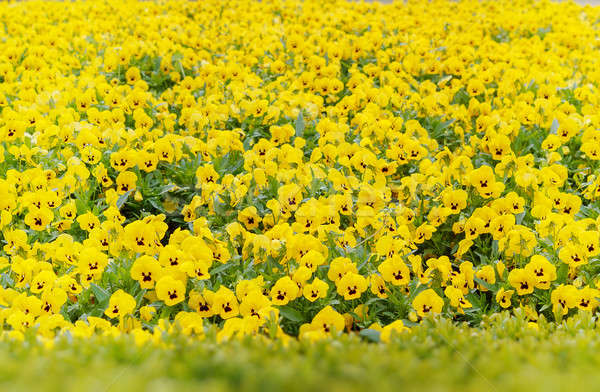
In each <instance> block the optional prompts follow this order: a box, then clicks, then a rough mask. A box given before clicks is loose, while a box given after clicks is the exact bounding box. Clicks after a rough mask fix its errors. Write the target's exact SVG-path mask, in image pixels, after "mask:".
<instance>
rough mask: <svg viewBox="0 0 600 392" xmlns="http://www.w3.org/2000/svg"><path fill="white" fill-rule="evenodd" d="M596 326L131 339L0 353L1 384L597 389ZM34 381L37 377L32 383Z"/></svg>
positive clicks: (506, 321) (0, 349) (501, 324)
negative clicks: (374, 336) (391, 335)
mask: <svg viewBox="0 0 600 392" xmlns="http://www.w3.org/2000/svg"><path fill="white" fill-rule="evenodd" d="M596 328H597V326H596V325H595V322H594V321H593V320H592V319H591V317H589V315H588V316H585V315H584V316H583V317H582V316H577V317H575V319H572V320H570V322H564V323H563V324H562V325H560V326H558V327H556V326H555V325H553V324H544V325H542V326H541V328H537V329H532V328H530V327H528V326H527V320H526V319H525V317H522V316H521V317H516V318H515V317H510V316H509V315H508V314H507V313H506V314H504V315H496V316H494V317H493V318H492V319H490V320H486V324H485V326H484V327H483V328H477V329H474V328H472V327H469V326H466V325H461V326H459V325H456V324H453V323H451V322H449V321H447V320H439V321H438V322H426V323H423V324H420V325H419V326H417V327H415V328H413V333H412V334H402V335H400V336H399V337H398V339H396V340H395V341H394V342H393V343H390V344H379V343H369V342H366V341H364V340H361V339H358V338H357V337H356V336H354V335H352V336H349V335H344V336H342V337H339V338H336V339H335V340H330V339H327V340H323V341H319V342H312V343H307V342H304V343H303V342H299V341H295V340H294V341H291V342H290V343H289V344H288V345H282V343H281V341H272V340H271V341H259V340H256V339H250V338H246V339H242V340H234V341H230V342H227V343H221V344H217V343H216V341H214V340H211V339H208V340H207V341H203V342H190V341H189V340H187V339H185V340H181V339H179V338H171V339H167V340H168V342H167V343H166V344H168V345H169V346H170V347H164V346H163V347H148V346H147V347H139V346H137V345H135V344H134V343H133V342H132V341H131V340H130V337H128V336H122V337H121V338H117V339H115V338H110V339H106V338H104V339H103V338H101V337H96V338H93V339H86V340H82V341H78V342H77V344H73V342H72V341H71V342H69V341H62V342H59V343H57V345H56V346H55V347H54V348H53V349H51V350H45V349H43V348H42V347H40V346H39V345H37V344H34V345H33V346H29V345H23V344H15V343H13V344H7V343H3V344H2V345H1V346H0V360H1V361H2V366H1V367H0V385H1V386H2V387H3V388H8V389H10V390H16V391H21V390H22V391H25V390H31V389H39V386H40V385H43V386H44V389H45V390H50V391H54V390H55V391H65V390H67V391H75V390H81V388H85V389H86V390H90V391H114V390H131V389H136V388H144V390H148V391H162V390H184V391H187V390H190V391H191V390H198V389H199V388H202V390H207V391H272V390H289V391H322V390H324V389H327V390H332V391H347V390H364V389H367V388H376V389H377V390H380V391H392V390H398V389H399V388H401V389H402V390H408V391H413V390H414V391H417V390H423V389H425V390H433V391H449V390H464V391H481V390H485V391H518V390H530V391H563V390H565V389H571V388H585V387H587V386H589V385H593V384H594V383H596V382H598V378H599V376H598V372H596V371H595V369H597V367H598V365H599V364H600V363H599V359H598V355H597V353H598V350H599V349H600V339H599V338H598V334H597V332H596V331H597V330H596ZM32 374H35V375H36V376H35V377H33V376H32Z"/></svg>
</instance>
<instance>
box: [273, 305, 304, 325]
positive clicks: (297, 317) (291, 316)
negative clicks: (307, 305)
mask: <svg viewBox="0 0 600 392" xmlns="http://www.w3.org/2000/svg"><path fill="white" fill-rule="evenodd" d="M279 313H281V315H282V316H283V317H284V318H286V319H288V320H290V321H294V322H296V323H301V322H302V321H304V317H303V316H302V314H301V313H300V312H298V311H297V310H296V309H293V308H290V307H289V306H282V307H280V308H279Z"/></svg>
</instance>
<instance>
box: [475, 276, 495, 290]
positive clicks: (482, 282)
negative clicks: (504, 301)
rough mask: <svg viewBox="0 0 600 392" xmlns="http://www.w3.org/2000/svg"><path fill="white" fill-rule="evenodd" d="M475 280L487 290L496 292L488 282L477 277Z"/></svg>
mask: <svg viewBox="0 0 600 392" xmlns="http://www.w3.org/2000/svg"><path fill="white" fill-rule="evenodd" d="M473 280H474V281H475V282H477V283H479V284H480V285H482V286H483V287H485V288H486V289H488V290H490V291H494V288H493V286H492V285H491V284H489V283H488V282H486V281H485V280H483V279H480V278H478V277H476V276H474V277H473Z"/></svg>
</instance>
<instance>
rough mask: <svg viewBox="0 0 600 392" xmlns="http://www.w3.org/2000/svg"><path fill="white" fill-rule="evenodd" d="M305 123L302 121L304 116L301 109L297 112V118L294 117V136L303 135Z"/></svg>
mask: <svg viewBox="0 0 600 392" xmlns="http://www.w3.org/2000/svg"><path fill="white" fill-rule="evenodd" d="M305 127H306V124H305V123H304V117H303V116H302V110H300V113H298V118H296V137H302V136H303V135H304V128H305Z"/></svg>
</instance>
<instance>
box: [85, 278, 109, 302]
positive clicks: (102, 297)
mask: <svg viewBox="0 0 600 392" xmlns="http://www.w3.org/2000/svg"><path fill="white" fill-rule="evenodd" d="M90 288H91V289H92V292H93V293H94V296H95V297H96V299H97V300H98V303H99V304H101V305H104V304H108V300H109V299H110V293H109V292H108V291H107V290H105V289H103V288H102V287H100V286H98V285H97V284H95V283H90Z"/></svg>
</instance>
